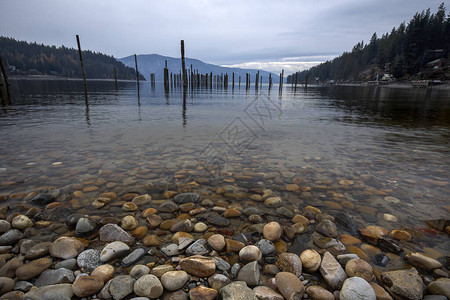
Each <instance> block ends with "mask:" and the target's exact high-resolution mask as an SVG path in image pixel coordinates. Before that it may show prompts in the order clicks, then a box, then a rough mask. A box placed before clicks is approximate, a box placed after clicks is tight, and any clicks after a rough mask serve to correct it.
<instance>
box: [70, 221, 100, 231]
mask: <svg viewBox="0 0 450 300" xmlns="http://www.w3.org/2000/svg"><path fill="white" fill-rule="evenodd" d="M96 226H97V223H96V222H95V221H94V220H92V219H90V218H80V219H78V222H77V225H76V227H75V232H76V233H77V234H87V233H89V232H91V231H93V230H94V229H95V227H96Z"/></svg>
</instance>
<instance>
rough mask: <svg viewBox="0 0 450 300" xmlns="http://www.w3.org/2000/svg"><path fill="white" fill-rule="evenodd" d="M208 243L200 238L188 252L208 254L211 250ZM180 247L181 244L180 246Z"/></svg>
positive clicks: (188, 253)
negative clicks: (207, 245) (207, 246)
mask: <svg viewBox="0 0 450 300" xmlns="http://www.w3.org/2000/svg"><path fill="white" fill-rule="evenodd" d="M206 244H207V242H206V240H204V239H198V240H196V241H195V242H194V243H193V244H192V245H190V246H189V247H188V248H187V249H186V254H187V255H206V254H208V253H209V250H208V249H207V248H206ZM178 249H180V246H178Z"/></svg>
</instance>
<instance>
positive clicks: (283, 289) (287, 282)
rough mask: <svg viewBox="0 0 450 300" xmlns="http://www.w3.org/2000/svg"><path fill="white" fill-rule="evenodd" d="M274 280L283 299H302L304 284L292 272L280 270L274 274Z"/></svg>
mask: <svg viewBox="0 0 450 300" xmlns="http://www.w3.org/2000/svg"><path fill="white" fill-rule="evenodd" d="M275 282H276V286H277V288H278V290H279V291H280V293H281V294H282V295H283V296H284V298H285V299H292V300H294V299H299V300H300V299H302V297H303V293H304V292H305V286H304V285H303V283H302V282H301V281H300V279H299V278H298V277H297V276H295V275H294V274H292V273H289V272H280V273H278V274H277V275H276V276H275Z"/></svg>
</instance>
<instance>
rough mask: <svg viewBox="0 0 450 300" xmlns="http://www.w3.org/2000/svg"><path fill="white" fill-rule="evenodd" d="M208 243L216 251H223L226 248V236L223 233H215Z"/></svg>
mask: <svg viewBox="0 0 450 300" xmlns="http://www.w3.org/2000/svg"><path fill="white" fill-rule="evenodd" d="M208 245H210V246H211V248H213V249H214V250H216V251H222V250H223V248H225V238H224V237H223V235H221V234H213V235H212V236H210V237H209V239H208Z"/></svg>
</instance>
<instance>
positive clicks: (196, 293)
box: [189, 285, 219, 300]
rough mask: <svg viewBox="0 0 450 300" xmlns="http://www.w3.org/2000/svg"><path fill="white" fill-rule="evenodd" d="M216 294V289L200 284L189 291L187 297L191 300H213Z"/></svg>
mask: <svg viewBox="0 0 450 300" xmlns="http://www.w3.org/2000/svg"><path fill="white" fill-rule="evenodd" d="M218 294H219V292H218V291H217V290H215V289H211V288H207V287H205V286H203V285H200V286H198V287H196V288H193V289H192V290H190V291H189V298H190V299H191V300H213V299H215V298H216V297H217V295H218Z"/></svg>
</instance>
